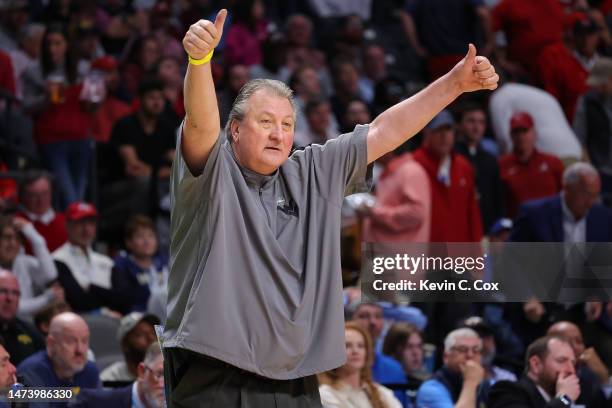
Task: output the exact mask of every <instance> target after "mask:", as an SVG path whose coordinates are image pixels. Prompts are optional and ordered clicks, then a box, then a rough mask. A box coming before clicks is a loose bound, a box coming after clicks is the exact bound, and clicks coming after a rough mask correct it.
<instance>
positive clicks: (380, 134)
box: [368, 71, 461, 163]
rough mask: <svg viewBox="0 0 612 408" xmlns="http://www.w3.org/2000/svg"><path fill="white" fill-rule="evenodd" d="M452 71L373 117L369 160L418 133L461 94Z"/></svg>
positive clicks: (369, 142)
mask: <svg viewBox="0 0 612 408" xmlns="http://www.w3.org/2000/svg"><path fill="white" fill-rule="evenodd" d="M452 74H453V71H451V72H449V73H447V74H446V75H444V76H443V77H441V78H439V79H437V80H436V81H435V82H433V83H432V84H430V85H429V86H428V87H427V88H425V89H424V90H422V91H421V92H419V93H417V94H416V95H414V96H412V97H410V98H409V99H406V100H405V101H402V102H400V103H399V104H397V105H394V106H392V107H391V108H389V109H387V110H386V111H384V112H383V113H381V114H380V115H379V116H378V117H376V119H374V121H373V122H372V124H371V125H370V135H369V136H368V163H371V162H373V161H374V160H376V159H377V158H379V157H381V156H382V155H383V154H385V153H387V152H390V151H392V150H394V149H395V148H397V147H399V146H400V145H401V144H402V143H404V142H405V141H406V140H408V139H410V138H411V137H412V136H414V135H416V134H417V133H418V132H419V131H420V130H421V129H423V127H425V125H426V124H427V123H429V122H430V121H431V119H433V117H434V116H435V115H436V114H438V113H439V112H440V111H441V110H442V109H444V108H445V107H446V106H448V105H449V104H450V103H451V102H452V101H454V100H455V99H456V98H457V97H458V96H459V95H460V94H461V90H460V88H459V86H458V84H457V83H455V81H454V80H453V76H452Z"/></svg>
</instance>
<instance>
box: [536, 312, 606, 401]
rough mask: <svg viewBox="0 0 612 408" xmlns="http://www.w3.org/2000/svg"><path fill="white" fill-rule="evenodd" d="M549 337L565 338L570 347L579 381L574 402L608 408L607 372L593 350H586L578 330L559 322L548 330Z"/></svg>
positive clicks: (570, 323)
mask: <svg viewBox="0 0 612 408" xmlns="http://www.w3.org/2000/svg"><path fill="white" fill-rule="evenodd" d="M547 334H548V335H549V336H551V335H555V336H560V337H563V338H565V339H566V340H567V341H568V342H569V343H570V344H571V346H572V349H573V350H574V355H575V356H576V361H577V362H578V363H577V366H576V375H577V376H578V379H579V380H580V389H581V394H580V398H579V399H578V401H577V402H576V403H577V404H584V405H586V406H587V407H608V406H610V405H608V404H610V402H612V400H609V399H608V400H606V395H609V392H608V393H606V391H608V390H607V387H608V379H609V372H608V369H607V368H606V366H605V365H604V364H603V362H602V361H601V359H600V358H599V356H598V355H597V352H596V351H595V349H594V348H592V347H589V348H588V349H587V348H586V347H585V345H584V341H583V340H582V332H581V331H580V328H578V326H576V325H575V324H574V323H572V322H567V321H560V322H557V323H555V324H553V325H552V326H550V328H549V329H548V332H547Z"/></svg>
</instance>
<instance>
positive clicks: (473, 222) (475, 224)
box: [413, 147, 482, 242]
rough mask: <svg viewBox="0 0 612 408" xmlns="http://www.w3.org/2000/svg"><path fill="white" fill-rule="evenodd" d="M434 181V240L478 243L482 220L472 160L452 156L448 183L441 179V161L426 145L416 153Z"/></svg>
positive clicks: (418, 160)
mask: <svg viewBox="0 0 612 408" xmlns="http://www.w3.org/2000/svg"><path fill="white" fill-rule="evenodd" d="M413 157H414V159H415V160H416V161H417V162H419V163H420V164H421V165H422V166H423V168H424V169H425V171H426V172H427V175H428V176H429V181H430V184H431V195H432V207H431V234H430V240H431V242H479V241H480V240H481V239H482V221H481V219H480V209H479V208H478V201H477V198H476V187H475V184H474V171H473V170H472V166H471V165H470V163H469V162H468V161H467V160H466V159H465V158H463V157H462V156H461V155H459V154H457V153H453V154H452V157H451V171H450V179H451V183H450V185H449V186H447V185H446V184H444V183H442V182H440V181H438V177H437V175H438V168H439V167H440V160H439V159H438V158H437V157H435V156H433V155H432V154H431V153H430V152H429V151H427V150H426V149H425V148H424V147H421V148H419V149H418V150H417V151H415V152H414V155H413Z"/></svg>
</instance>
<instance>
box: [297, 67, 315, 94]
mask: <svg viewBox="0 0 612 408" xmlns="http://www.w3.org/2000/svg"><path fill="white" fill-rule="evenodd" d="M297 88H298V89H297V91H298V94H300V95H301V96H304V97H305V98H306V99H308V98H310V97H315V96H318V95H321V82H320V81H319V76H318V75H317V71H315V70H314V69H312V68H306V69H303V70H302V72H301V73H300V77H299V81H298V84H297Z"/></svg>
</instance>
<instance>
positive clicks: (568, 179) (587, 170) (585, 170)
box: [563, 162, 599, 186]
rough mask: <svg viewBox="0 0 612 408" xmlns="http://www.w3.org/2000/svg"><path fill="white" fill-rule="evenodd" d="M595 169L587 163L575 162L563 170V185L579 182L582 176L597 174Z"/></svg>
mask: <svg viewBox="0 0 612 408" xmlns="http://www.w3.org/2000/svg"><path fill="white" fill-rule="evenodd" d="M598 175H599V174H598V173H597V170H596V169H595V167H593V166H592V165H591V164H589V163H585V162H576V163H574V164H572V165H571V166H568V167H567V168H566V169H565V171H564V172H563V185H564V186H571V185H575V184H577V183H580V181H581V180H582V177H584V176H598Z"/></svg>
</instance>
